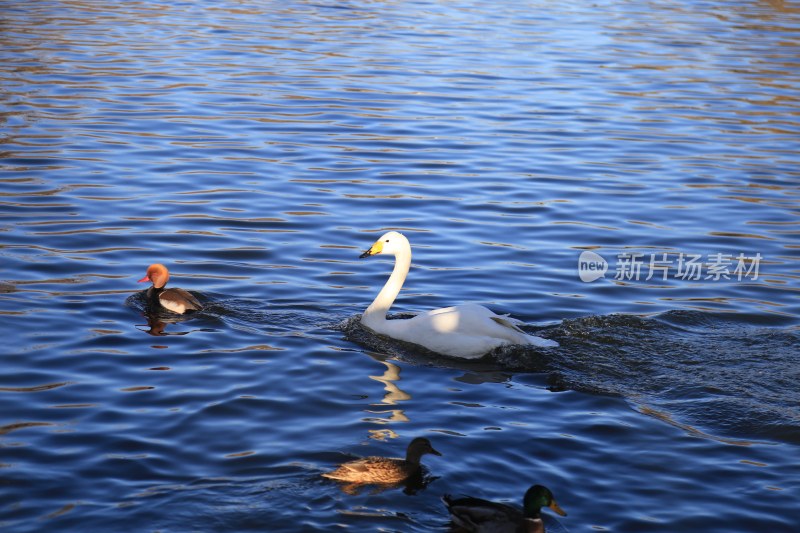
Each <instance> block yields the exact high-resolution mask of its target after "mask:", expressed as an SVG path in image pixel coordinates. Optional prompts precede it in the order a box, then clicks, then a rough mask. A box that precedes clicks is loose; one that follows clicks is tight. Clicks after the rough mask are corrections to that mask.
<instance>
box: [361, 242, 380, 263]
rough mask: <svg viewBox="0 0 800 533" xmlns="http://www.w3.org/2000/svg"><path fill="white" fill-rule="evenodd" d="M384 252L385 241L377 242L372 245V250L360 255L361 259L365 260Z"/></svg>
mask: <svg viewBox="0 0 800 533" xmlns="http://www.w3.org/2000/svg"><path fill="white" fill-rule="evenodd" d="M382 251H383V241H376V242H375V244H373V245H372V248H370V249H369V250H367V251H366V252H364V253H363V254H361V255H359V256H358V258H359V259H364V258H365V257H369V256H371V255H377V254H379V253H381V252H382Z"/></svg>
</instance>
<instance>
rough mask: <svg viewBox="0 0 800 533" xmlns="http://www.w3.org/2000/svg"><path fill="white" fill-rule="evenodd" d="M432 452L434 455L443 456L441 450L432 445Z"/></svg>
mask: <svg viewBox="0 0 800 533" xmlns="http://www.w3.org/2000/svg"><path fill="white" fill-rule="evenodd" d="M431 453H432V454H433V455H438V456H439V457H441V456H442V452H440V451H439V450H434V449H433V446H431Z"/></svg>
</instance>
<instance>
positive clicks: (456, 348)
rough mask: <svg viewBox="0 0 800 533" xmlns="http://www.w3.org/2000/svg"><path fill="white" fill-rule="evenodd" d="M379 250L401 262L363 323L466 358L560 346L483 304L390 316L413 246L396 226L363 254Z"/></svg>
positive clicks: (390, 334)
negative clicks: (515, 347) (511, 348)
mask: <svg viewBox="0 0 800 533" xmlns="http://www.w3.org/2000/svg"><path fill="white" fill-rule="evenodd" d="M379 254H390V255H394V256H395V264H394V270H392V275H391V276H389V280H388V281H387V282H386V284H385V285H384V286H383V289H381V292H380V293H378V296H376V297H375V301H373V302H372V304H370V306H369V307H367V310H366V311H364V315H363V316H362V317H361V323H362V324H364V326H366V327H367V328H369V329H371V330H372V331H374V332H376V333H379V334H381V335H386V336H387V337H391V338H393V339H398V340H401V341H405V342H411V343H414V344H418V345H421V346H423V347H425V348H427V349H428V350H430V351H432V352H436V353H439V354H442V355H449V356H451V357H461V358H465V359H475V358H478V357H481V356H483V355H485V354H487V353H488V352H490V351H492V350H493V349H495V348H497V347H499V346H503V345H505V344H532V345H534V346H540V347H552V346H558V343H557V342H555V341H551V340H548V339H543V338H541V337H534V336H533V335H528V334H527V333H525V332H524V331H522V330H521V329H519V328H518V327H517V326H516V324H519V323H520V321H518V320H515V319H513V318H509V317H508V316H504V315H503V316H501V315H496V314H495V313H493V312H492V311H490V310H489V309H487V308H485V307H483V306H482V305H478V304H466V305H459V306H455V307H444V308H442V309H434V310H432V311H427V312H425V313H420V314H418V315H417V316H415V317H412V318H409V319H397V320H386V313H387V312H388V311H389V308H390V307H391V306H392V303H394V300H395V298H397V294H398V293H399V292H400V288H401V287H402V286H403V282H404V281H405V280H406V276H407V275H408V269H409V267H410V266H411V245H410V244H409V243H408V239H406V238H405V236H404V235H403V234H402V233H398V232H396V231H390V232H388V233H386V234H385V235H383V236H382V237H381V238H380V239H378V240H377V241H375V244H373V245H372V247H371V248H370V249H369V250H367V251H366V252H364V253H363V254H361V257H362V258H364V257H369V256H371V255H379Z"/></svg>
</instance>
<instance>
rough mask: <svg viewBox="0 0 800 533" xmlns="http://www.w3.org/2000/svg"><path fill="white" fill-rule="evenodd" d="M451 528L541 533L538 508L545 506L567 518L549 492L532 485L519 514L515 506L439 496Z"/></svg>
mask: <svg viewBox="0 0 800 533" xmlns="http://www.w3.org/2000/svg"><path fill="white" fill-rule="evenodd" d="M442 501H443V502H444V504H445V506H446V507H447V510H448V511H450V518H451V519H452V521H453V526H454V528H455V529H456V530H459V531H475V532H481V533H495V532H496V533H500V532H507V533H544V522H543V521H542V516H541V514H540V512H541V509H542V507H549V508H550V509H552V510H553V511H555V512H556V513H558V514H559V515H561V516H567V513H565V512H564V510H563V509H561V507H559V505H558V503H556V500H555V498H554V497H553V493H552V492H550V489H548V488H547V487H543V486H542V485H533V486H532V487H531V488H529V489H528V491H527V492H526V493H525V498H523V501H522V506H523V509H522V511H520V510H519V509H517V508H516V507H512V506H510V505H506V504H503V503H497V502H492V501H489V500H483V499H481V498H470V497H467V498H458V499H453V498H451V497H450V496H449V495H445V496H444V497H442Z"/></svg>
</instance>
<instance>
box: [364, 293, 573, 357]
mask: <svg viewBox="0 0 800 533" xmlns="http://www.w3.org/2000/svg"><path fill="white" fill-rule="evenodd" d="M381 326H382V328H381V329H382V330H383V331H378V332H379V333H383V334H385V335H388V336H390V337H393V338H396V339H400V340H403V341H406V342H411V343H414V344H419V345H421V346H424V347H425V348H427V349H428V350H431V351H433V352H436V353H440V354H443V355H449V356H452V357H461V358H466V359H475V358H478V357H481V356H483V355H486V354H487V353H488V352H490V351H492V350H494V349H495V348H498V347H500V346H502V345H504V344H534V345H536V346H558V343H556V342H554V341H550V340H547V339H542V338H539V337H534V336H532V335H528V334H527V333H525V332H524V331H522V330H521V329H519V328H518V327H517V326H516V325H515V324H514V323H512V322H511V321H510V320H508V319H507V318H506V317H502V316H500V315H496V314H494V313H493V312H492V311H490V310H489V309H487V308H486V307H483V306H482V305H477V304H467V305H461V306H456V307H444V308H442V309H434V310H432V311H428V312H426V313H421V314H419V315H417V316H415V317H414V318H410V319H408V320H389V321H387V322H385V323H384V324H382V325H381Z"/></svg>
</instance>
